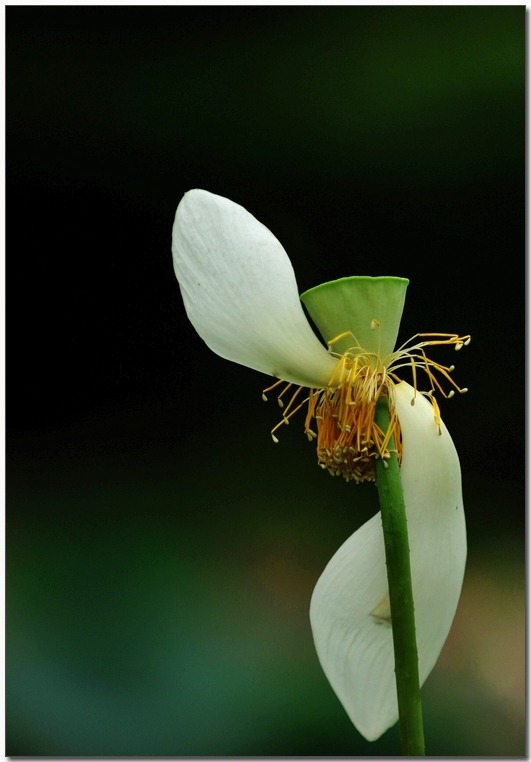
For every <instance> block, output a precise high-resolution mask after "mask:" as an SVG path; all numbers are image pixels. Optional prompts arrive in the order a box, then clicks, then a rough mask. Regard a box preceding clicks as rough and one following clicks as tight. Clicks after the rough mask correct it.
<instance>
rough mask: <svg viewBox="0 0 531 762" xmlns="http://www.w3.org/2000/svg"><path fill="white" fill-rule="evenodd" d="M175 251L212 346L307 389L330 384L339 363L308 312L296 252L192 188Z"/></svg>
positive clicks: (189, 303) (181, 212) (179, 218)
mask: <svg viewBox="0 0 531 762" xmlns="http://www.w3.org/2000/svg"><path fill="white" fill-rule="evenodd" d="M172 252H173V263H174V267H175V273H176V275H177V279H178V281H179V285H180V288H181V292H182V296H183V300H184V306H185V308H186V312H187V314H188V317H189V318H190V321H191V322H192V324H193V326H194V328H195V329H196V331H197V332H198V334H199V335H200V336H201V338H202V339H203V340H204V341H205V342H206V343H207V344H208V346H209V347H210V349H212V350H213V351H214V352H216V353H217V354H218V355H221V357H225V358H227V359H228V360H232V361H233V362H237V363H240V364H241V365H246V366H248V367H249V368H254V369H255V370H259V371H262V372H263V373H268V374H269V375H271V376H276V377H277V378H283V379H286V380H288V381H292V382H294V383H297V384H301V385H303V386H310V387H311V386H313V387H324V386H326V385H327V384H328V382H329V381H330V378H331V377H332V374H333V372H334V367H335V364H336V363H335V361H334V360H333V359H332V358H331V357H330V356H329V354H328V353H327V351H326V349H325V348H324V347H323V345H322V344H321V343H320V342H319V340H318V339H317V337H316V336H315V334H314V333H313V331H312V329H311V328H310V325H309V323H308V321H307V319H306V317H305V315H304V312H303V310H302V307H301V303H300V300H299V294H298V290H297V283H296V281H295V275H294V272H293V267H292V266H291V262H290V261H289V258H288V255H287V254H286V252H285V251H284V249H283V248H282V246H281V244H280V243H279V241H277V239H276V238H275V236H274V235H273V234H272V233H271V232H270V231H269V230H268V229H267V228H266V227H264V225H262V223H260V222H258V220H256V219H255V218H254V217H253V216H252V215H251V214H249V212H247V211H246V210H245V209H244V208H243V207H242V206H239V205H238V204H235V203H233V202H232V201H229V200H228V199H226V198H222V197H221V196H215V195H214V194H212V193H208V192H207V191H204V190H192V191H189V192H188V193H186V194H185V196H184V198H183V199H182V201H181V203H180V204H179V206H178V208H177V214H176V216H175V224H174V226H173V244H172Z"/></svg>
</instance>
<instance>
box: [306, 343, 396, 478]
mask: <svg viewBox="0 0 531 762" xmlns="http://www.w3.org/2000/svg"><path fill="white" fill-rule="evenodd" d="M373 360H374V358H371V357H370V356H368V355H363V354H358V355H352V354H350V353H348V352H346V353H345V354H344V355H342V356H341V358H340V359H339V362H338V365H337V368H336V373H335V376H334V378H333V379H332V381H331V386H330V387H329V388H327V389H322V390H319V391H315V392H311V393H310V397H309V399H308V413H307V415H306V424H305V433H306V434H307V435H308V436H309V437H310V438H311V439H314V438H315V436H317V458H318V462H319V465H320V466H321V468H326V469H327V470H328V472H329V473H330V474H332V476H343V477H345V479H346V480H347V481H350V480H351V479H353V480H354V481H355V482H363V481H374V479H375V471H374V461H375V459H376V458H385V459H388V458H389V457H390V453H391V452H395V453H396V455H397V457H398V460H399V462H400V461H401V459H402V440H401V434H400V425H399V423H398V418H397V417H396V412H395V403H394V382H393V380H392V379H391V378H390V377H389V376H388V374H387V371H386V368H385V367H383V366H381V365H379V364H378V365H376V367H375V366H374V365H373ZM338 381H339V384H338V385H337V386H334V385H333V384H334V383H337V382H338ZM381 395H384V396H386V397H389V402H390V404H389V409H390V413H391V425H390V427H389V430H388V431H387V432H383V431H382V430H381V429H380V427H379V426H378V425H377V424H376V423H375V421H374V414H375V408H376V402H377V400H378V398H379V397H380V396H381ZM312 419H315V421H316V424H317V435H315V432H314V431H313V430H312V428H311V425H312ZM391 438H392V439H393V441H394V444H395V447H396V449H394V448H393V450H390V449H389V442H390V440H391Z"/></svg>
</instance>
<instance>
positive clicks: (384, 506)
mask: <svg viewBox="0 0 531 762" xmlns="http://www.w3.org/2000/svg"><path fill="white" fill-rule="evenodd" d="M374 420H375V422H376V423H377V424H378V426H379V427H380V429H381V430H382V431H383V432H386V431H387V430H388V429H389V425H390V420H389V407H388V399H387V397H380V399H379V400H378V402H377V405H376V414H375V417H374ZM389 450H394V441H393V440H392V439H391V441H390V442H389ZM384 463H385V464H386V465H384ZM376 487H377V489H378V497H379V499H380V510H381V514H382V527H383V533H384V543H385V559H386V562H387V580H388V585H389V603H390V607H391V622H392V627H393V647H394V652H395V677H396V693H397V698H398V717H399V721H400V738H401V741H402V753H403V755H404V756H408V757H422V756H424V754H425V751H424V730H423V727H422V706H421V701H420V686H419V666H418V654H417V638H416V634H415V612H414V603H413V590H412V587H411V567H410V564H409V542H408V535H407V519H406V509H405V505H404V494H403V492H402V480H401V478H400V468H399V466H398V461H397V458H396V455H395V454H394V453H391V457H390V458H389V459H385V461H384V460H382V459H381V458H378V460H377V461H376Z"/></svg>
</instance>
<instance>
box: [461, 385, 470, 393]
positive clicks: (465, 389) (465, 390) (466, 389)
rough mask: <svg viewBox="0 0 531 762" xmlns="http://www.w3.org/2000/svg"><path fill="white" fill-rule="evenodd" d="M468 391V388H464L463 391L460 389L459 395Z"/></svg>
mask: <svg viewBox="0 0 531 762" xmlns="http://www.w3.org/2000/svg"><path fill="white" fill-rule="evenodd" d="M467 391H468V387H466V386H464V387H463V388H462V389H459V394H466V392H467Z"/></svg>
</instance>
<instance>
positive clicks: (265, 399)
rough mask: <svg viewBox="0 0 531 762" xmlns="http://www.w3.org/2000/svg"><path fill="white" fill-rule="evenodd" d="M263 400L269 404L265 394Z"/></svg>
mask: <svg viewBox="0 0 531 762" xmlns="http://www.w3.org/2000/svg"><path fill="white" fill-rule="evenodd" d="M262 399H263V400H264V402H267V397H266V396H265V394H262Z"/></svg>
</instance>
